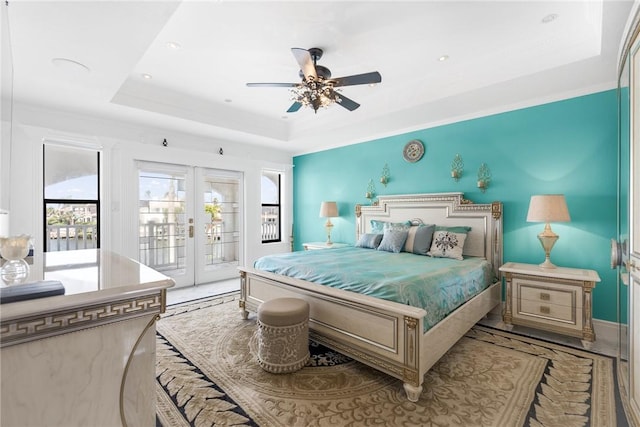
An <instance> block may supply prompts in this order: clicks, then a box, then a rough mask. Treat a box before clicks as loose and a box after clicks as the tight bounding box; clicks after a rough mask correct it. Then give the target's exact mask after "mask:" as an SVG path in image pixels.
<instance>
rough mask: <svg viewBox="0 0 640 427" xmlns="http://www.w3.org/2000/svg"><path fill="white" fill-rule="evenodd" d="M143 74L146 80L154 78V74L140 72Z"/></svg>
mask: <svg viewBox="0 0 640 427" xmlns="http://www.w3.org/2000/svg"><path fill="white" fill-rule="evenodd" d="M140 75H141V76H142V78H143V79H145V80H151V79H152V78H153V76H152V75H151V74H147V73H142V74H140Z"/></svg>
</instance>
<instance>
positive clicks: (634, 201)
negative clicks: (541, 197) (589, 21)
mask: <svg viewBox="0 0 640 427" xmlns="http://www.w3.org/2000/svg"><path fill="white" fill-rule="evenodd" d="M631 79H632V80H631V98H632V99H631V144H630V145H631V148H630V153H629V157H630V159H631V164H630V173H629V175H630V180H629V196H630V197H629V261H628V264H627V270H628V271H629V378H630V385H629V397H630V404H631V407H632V410H633V411H634V412H635V414H636V416H637V417H639V418H640V42H636V43H635V45H634V47H633V49H632V53H631Z"/></svg>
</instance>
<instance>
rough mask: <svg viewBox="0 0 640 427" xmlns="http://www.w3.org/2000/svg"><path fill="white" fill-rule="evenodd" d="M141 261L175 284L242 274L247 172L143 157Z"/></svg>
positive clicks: (140, 166) (140, 175) (140, 179)
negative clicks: (154, 160) (177, 163)
mask: <svg viewBox="0 0 640 427" xmlns="http://www.w3.org/2000/svg"><path fill="white" fill-rule="evenodd" d="M138 186H139V191H138V195H139V214H138V245H139V260H140V262H141V263H142V264H145V265H148V266H150V267H152V268H154V269H156V270H158V271H160V272H162V273H163V274H166V275H167V276H170V277H172V278H173V279H174V280H175V282H176V286H190V285H197V284H201V283H208V282H214V281H217V280H222V279H228V278H232V277H237V276H238V272H237V268H236V267H237V266H238V265H239V260H240V256H241V253H242V247H241V242H242V239H241V238H240V237H241V233H242V211H243V210H242V194H241V192H242V174H241V173H240V172H235V171H225V170H219V169H208V168H200V167H192V166H185V165H174V164H164V163H151V162H142V161H141V162H138Z"/></svg>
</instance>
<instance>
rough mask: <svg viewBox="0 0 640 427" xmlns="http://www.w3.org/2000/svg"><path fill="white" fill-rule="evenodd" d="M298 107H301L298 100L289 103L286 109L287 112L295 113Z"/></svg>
mask: <svg viewBox="0 0 640 427" xmlns="http://www.w3.org/2000/svg"><path fill="white" fill-rule="evenodd" d="M300 107H302V104H300V103H299V102H294V103H293V104H291V107H289V109H288V110H287V113H295V112H296V111H298V110H299V109H300Z"/></svg>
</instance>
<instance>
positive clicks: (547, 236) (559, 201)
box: [527, 194, 571, 268]
mask: <svg viewBox="0 0 640 427" xmlns="http://www.w3.org/2000/svg"><path fill="white" fill-rule="evenodd" d="M569 221H571V218H570V217H569V209H567V202H566V201H565V199H564V195H563V194H541V195H535V196H531V201H530V202H529V213H528V214H527V222H544V223H546V225H545V226H544V231H542V233H540V234H538V240H540V243H541V244H542V248H543V249H544V254H545V260H544V262H543V263H542V264H540V267H541V268H556V266H555V265H553V264H552V263H551V260H550V255H551V249H552V248H553V245H554V244H555V243H556V240H558V238H559V236H558V235H557V234H556V233H554V232H553V231H552V230H551V225H550V224H549V223H551V222H569Z"/></svg>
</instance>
